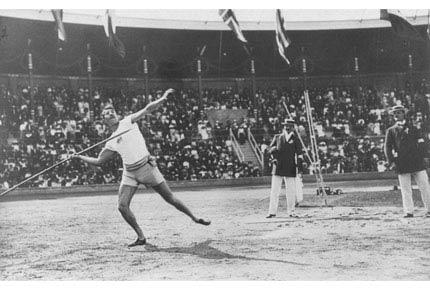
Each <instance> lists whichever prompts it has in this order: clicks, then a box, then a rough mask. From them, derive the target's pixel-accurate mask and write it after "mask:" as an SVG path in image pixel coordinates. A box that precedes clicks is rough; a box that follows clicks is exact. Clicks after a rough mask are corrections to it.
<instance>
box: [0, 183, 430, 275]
mask: <svg viewBox="0 0 430 290" xmlns="http://www.w3.org/2000/svg"><path fill="white" fill-rule="evenodd" d="M267 195H268V188H233V189H212V190H206V191H204V192H202V191H183V192H179V193H177V196H178V197H180V198H181V199H182V200H184V201H185V202H186V203H187V204H188V205H189V206H190V207H191V208H192V209H193V210H194V211H195V212H196V213H199V214H201V215H202V216H204V217H208V218H210V219H211V220H212V225H211V226H209V227H203V226H200V225H196V224H193V223H192V222H191V221H190V220H189V219H188V218H187V217H186V216H184V215H182V214H181V213H179V212H177V211H176V210H175V209H174V208H172V207H170V206H169V205H167V204H166V203H164V201H162V199H161V198H160V197H159V196H157V195H155V194H138V195H137V196H136V197H135V199H134V200H133V203H132V208H133V209H134V211H135V213H136V216H137V218H138V221H139V222H140V224H141V226H142V228H143V229H144V231H145V233H146V235H147V238H148V241H149V245H147V246H145V247H137V248H133V249H132V250H129V249H127V248H126V244H127V243H128V242H131V241H132V240H133V239H134V238H135V236H134V233H133V232H132V230H131V229H130V228H129V226H128V225H127V224H126V223H125V222H124V221H123V220H122V218H121V217H120V214H119V212H118V211H117V209H116V197H115V196H112V195H110V196H90V197H68V198H61V199H39V200H26V201H12V202H2V203H0V234H1V235H0V248H1V252H0V280H29V279H31V280H165V279H168V280H172V279H173V280H392V279H395V280H429V278H430V219H429V218H424V217H423V214H424V212H423V209H422V208H420V209H419V210H417V211H416V217H415V218H413V219H403V218H402V212H401V207H400V194H399V193H393V192H374V193H372V192H366V193H347V194H344V195H341V196H334V197H329V199H328V201H329V204H330V205H333V206H334V207H324V208H322V207H319V206H317V205H320V204H321V203H322V201H321V200H320V199H319V198H317V197H315V196H313V195H312V196H311V195H305V202H304V203H303V205H304V206H303V207H300V208H298V210H297V213H298V214H299V215H300V218H297V219H295V218H287V217H286V216H285V199H284V198H282V199H281V202H280V206H281V207H280V211H279V214H278V217H277V218H275V219H272V220H267V219H265V218H264V216H265V214H266V212H267V208H268V199H266V198H265V197H266V196H267ZM416 205H417V206H418V205H419V206H422V204H421V203H419V202H417V203H416Z"/></svg>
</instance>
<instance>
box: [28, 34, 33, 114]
mask: <svg viewBox="0 0 430 290" xmlns="http://www.w3.org/2000/svg"><path fill="white" fill-rule="evenodd" d="M27 45H28V86H29V87H30V91H29V92H30V114H31V120H34V96H33V54H32V53H31V39H28V40H27Z"/></svg>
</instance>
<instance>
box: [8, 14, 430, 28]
mask: <svg viewBox="0 0 430 290" xmlns="http://www.w3.org/2000/svg"><path fill="white" fill-rule="evenodd" d="M111 11H112V10H111ZM399 11H400V15H402V16H403V17H405V18H407V20H408V21H409V22H410V23H411V24H412V25H426V24H427V23H428V10H426V9H401V10H399ZM234 12H235V13H236V17H237V19H238V21H239V22H240V25H241V27H242V29H243V30H273V29H274V27H275V10H274V9H253V10H251V9H235V10H234ZM114 14H115V18H116V20H115V22H116V25H117V26H119V27H141V28H159V29H188V30H228V27H227V26H226V25H225V24H224V23H223V22H222V21H221V17H220V16H219V15H218V10H216V9H193V10H191V9H158V10H156V9H146V10H143V9H133V10H132V9H121V10H114ZM283 14H284V16H285V20H286V27H287V29H288V30H331V29H362V28H377V27H388V26H390V23H389V22H388V21H383V20H380V19H379V10H378V9H284V10H283ZM104 15H105V10H101V9H88V10H81V9H65V10H64V18H63V19H64V22H65V23H78V24H89V25H102V24H103V20H104ZM0 16H6V17H16V18H26V19H34V20H43V21H54V19H53V16H52V14H51V12H50V10H46V9H43V10H31V9H21V10H5V9H3V10H0Z"/></svg>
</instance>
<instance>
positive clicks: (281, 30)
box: [276, 9, 291, 65]
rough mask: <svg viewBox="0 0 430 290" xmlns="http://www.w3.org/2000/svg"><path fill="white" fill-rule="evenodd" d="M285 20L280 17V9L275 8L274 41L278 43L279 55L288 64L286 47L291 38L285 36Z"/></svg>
mask: <svg viewBox="0 0 430 290" xmlns="http://www.w3.org/2000/svg"><path fill="white" fill-rule="evenodd" d="M284 23H285V20H284V17H282V14H281V10H280V9H276V43H277V44H278V51H279V54H280V55H281V57H282V58H283V59H284V60H285V61H286V62H287V64H288V65H290V61H289V60H288V58H287V55H286V52H287V47H288V46H289V45H290V44H291V40H290V39H289V38H288V36H287V31H286V30H285V26H284Z"/></svg>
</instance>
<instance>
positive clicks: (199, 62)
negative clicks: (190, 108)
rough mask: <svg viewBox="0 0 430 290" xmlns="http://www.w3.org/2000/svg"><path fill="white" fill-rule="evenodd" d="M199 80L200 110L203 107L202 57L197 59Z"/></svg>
mask: <svg viewBox="0 0 430 290" xmlns="http://www.w3.org/2000/svg"><path fill="white" fill-rule="evenodd" d="M197 80H198V86H199V108H200V107H201V105H202V60H201V59H200V57H199V58H198V59H197Z"/></svg>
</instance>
